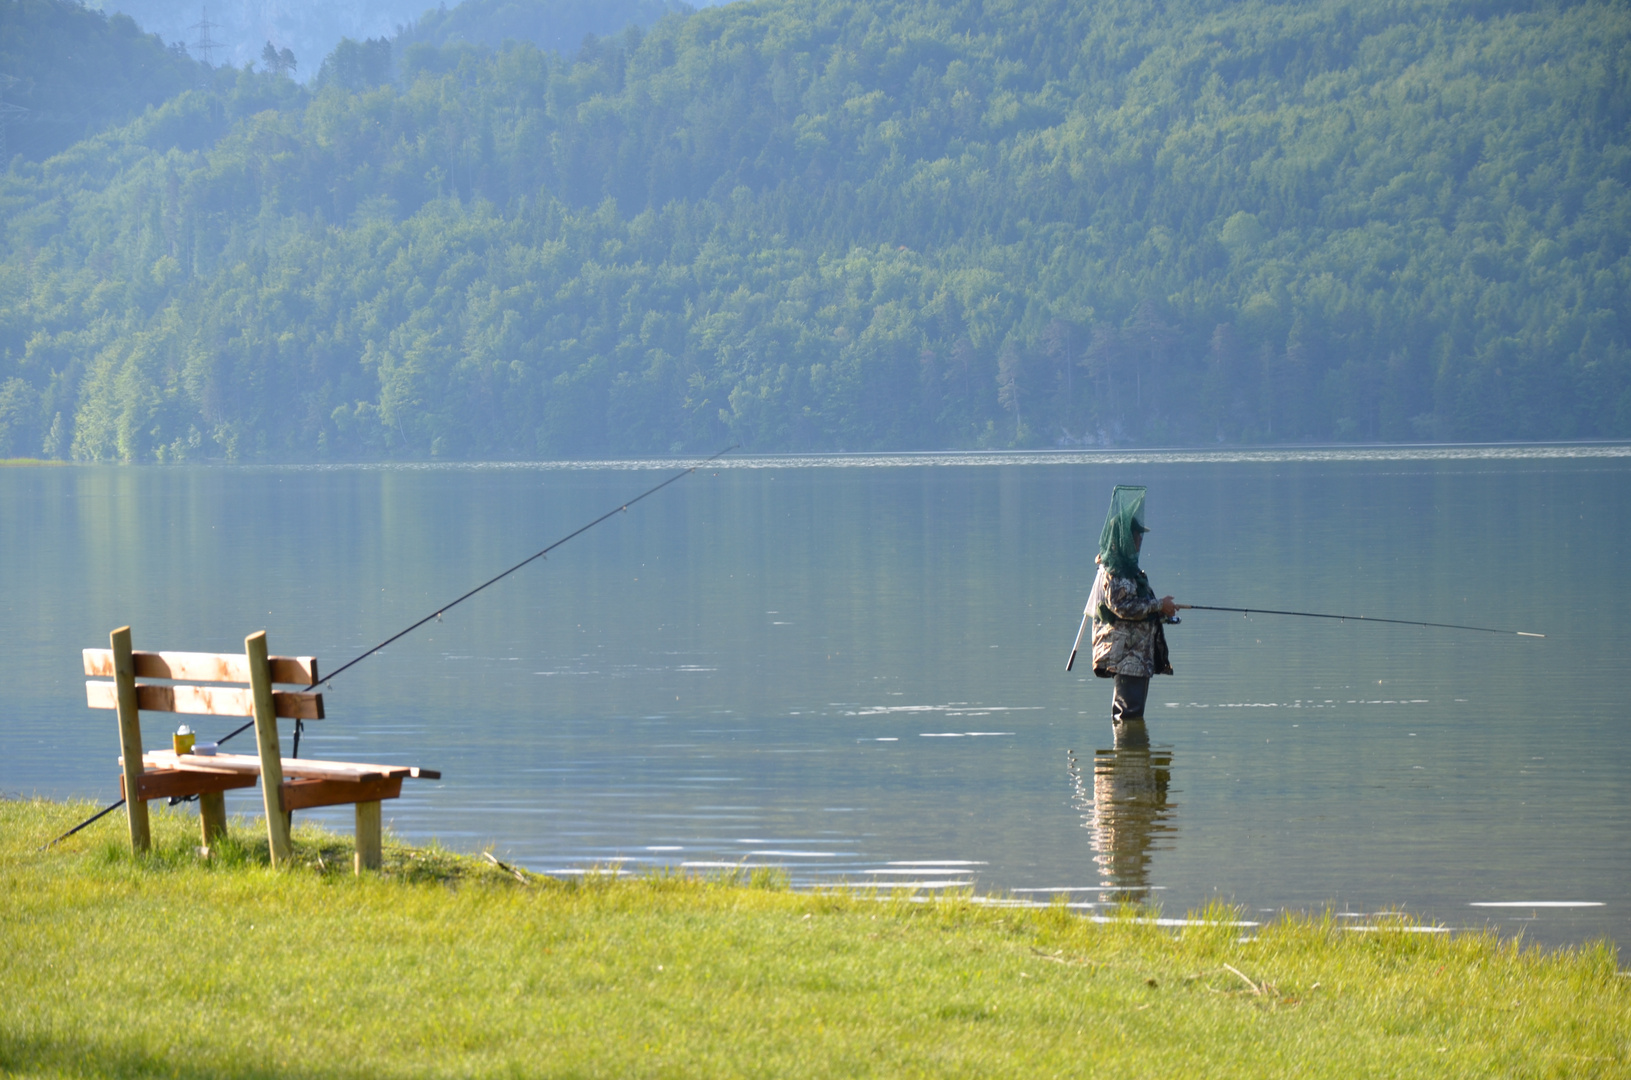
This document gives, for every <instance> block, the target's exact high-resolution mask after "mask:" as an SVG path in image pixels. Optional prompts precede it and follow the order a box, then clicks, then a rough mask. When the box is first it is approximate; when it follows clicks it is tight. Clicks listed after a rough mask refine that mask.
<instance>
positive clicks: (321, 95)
mask: <svg viewBox="0 0 1631 1080" xmlns="http://www.w3.org/2000/svg"><path fill="white" fill-rule="evenodd" d="M397 61H398V62H397V64H396V70H397V74H396V82H394V83H386V84H384V85H376V86H369V87H365V88H361V89H347V88H346V87H345V86H343V85H339V84H338V83H332V84H330V85H326V86H324V87H322V88H321V89H319V90H317V91H316V92H315V93H312V94H310V95H305V94H302V96H300V97H298V98H297V99H290V100H289V101H288V102H286V103H277V102H274V103H272V104H271V105H270V106H269V107H267V108H265V109H264V110H263V111H259V112H254V113H247V114H246V113H244V112H242V111H241V110H238V109H229V108H228V107H227V105H226V97H225V92H224V91H223V90H211V91H208V92H199V91H190V92H188V93H186V94H183V95H182V96H181V97H179V98H177V99H175V100H174V101H172V102H171V103H169V104H167V105H165V106H164V107H163V108H161V109H158V110H156V111H154V112H151V113H149V114H148V115H147V116H145V117H143V118H141V119H139V120H137V121H134V122H132V123H131V124H129V125H128V126H126V127H123V128H120V129H118V130H114V131H110V132H106V133H104V134H102V135H99V136H97V137H95V138H93V139H91V140H88V141H86V142H83V143H80V144H78V145H76V146H74V147H73V148H71V149H70V150H68V151H67V152H65V153H63V154H62V155H60V156H58V157H56V158H53V159H51V160H50V161H47V162H45V163H43V164H30V163H27V162H15V163H14V164H13V166H12V170H11V172H10V173H9V174H7V175H6V176H4V177H3V178H0V213H3V214H4V220H5V237H4V251H3V252H0V254H3V261H0V455H4V454H7V453H12V454H19V453H44V454H46V455H51V456H65V457H69V456H71V457H77V458H82V459H113V460H125V461H154V460H173V459H210V458H227V459H249V458H274V459H313V458H325V457H326V458H378V457H406V458H427V457H449V458H466V457H533V456H597V455H605V454H630V453H646V452H652V451H658V452H662V451H669V450H674V451H681V450H695V449H705V448H706V449H713V448H716V447H717V446H718V445H720V444H722V443H723V442H724V441H726V440H729V439H739V440H741V441H743V442H744V443H745V444H746V445H747V446H748V447H749V448H751V449H755V450H782V449H785V450H800V449H823V448H843V449H850V450H859V449H871V448H932V447H948V446H1008V445H1056V444H1059V443H1061V442H1065V443H1068V444H1081V443H1084V442H1086V443H1093V444H1104V443H1143V444H1151V443H1206V444H1211V443H1215V442H1217V441H1229V442H1234V441H1240V442H1268V441H1283V440H1331V439H1335V440H1370V439H1387V440H1397V439H1467V438H1472V439H1509V438H1555V437H1577V436H1595V435H1631V327H1628V325H1627V322H1628V319H1631V305H1628V303H1627V300H1628V297H1631V191H1628V188H1627V185H1628V184H1631V134H1628V131H1631V9H1627V8H1626V6H1625V5H1623V4H1615V3H1556V4H1541V3H1524V2H1517V0H1509V2H1493V0H1491V2H1479V0H1468V2H1460V3H1444V2H1438V0H1434V2H1425V0H1423V2H1412V0H1328V2H1323V3H1319V2H1316V3H1298V4H1285V5H1281V4H1270V3H1263V2H1252V0H1248V2H1245V3H1221V2H1210V0H1207V2H1203V0H1178V2H1169V3H1167V4H1165V5H1156V4H1152V3H1148V2H1143V3H1132V2H1128V0H1105V2H1102V3H1096V4H1093V5H1083V4H1077V3H1067V2H1064V0H989V2H985V3H981V2H977V0H957V2H954V0H928V2H925V0H910V2H906V0H899V2H897V0H759V2H756V3H738V4H732V5H730V6H727V7H722V8H710V9H706V10H702V11H699V12H697V13H696V14H694V15H690V16H688V17H685V18H677V17H670V18H668V19H666V20H664V21H662V22H659V23H657V24H656V25H655V26H654V27H652V28H651V29H650V31H649V32H645V33H641V32H639V31H630V32H627V33H625V34H623V35H621V36H619V37H616V38H612V39H601V40H599V41H595V42H591V43H590V44H589V46H588V47H586V48H585V49H584V50H583V51H581V52H580V53H579V54H577V55H576V56H575V57H574V58H573V59H571V60H564V59H561V58H560V57H559V56H557V55H556V54H554V53H549V52H543V51H540V50H538V49H537V48H535V47H533V46H531V45H512V46H509V47H507V48H505V49H504V50H503V51H502V52H499V53H497V54H491V53H486V52H483V51H481V50H476V49H472V48H469V47H467V46H450V47H448V48H444V49H434V48H426V47H421V48H418V49H414V50H412V51H411V53H408V54H404V55H403V56H401V57H398V58H397ZM267 78H270V77H267ZM206 118H207V120H208V123H207V124H206ZM201 132H207V135H208V138H207V139H205V140H203V142H204V144H203V145H201V143H200V140H201V135H200V133H201Z"/></svg>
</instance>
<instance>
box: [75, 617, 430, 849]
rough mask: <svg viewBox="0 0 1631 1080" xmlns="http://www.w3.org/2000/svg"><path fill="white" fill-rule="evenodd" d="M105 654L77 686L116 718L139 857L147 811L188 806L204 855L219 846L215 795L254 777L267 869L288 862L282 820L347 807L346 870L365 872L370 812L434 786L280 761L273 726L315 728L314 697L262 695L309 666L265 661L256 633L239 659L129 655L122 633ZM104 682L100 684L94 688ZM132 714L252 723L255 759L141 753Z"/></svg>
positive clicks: (374, 843)
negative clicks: (352, 815) (152, 803)
mask: <svg viewBox="0 0 1631 1080" xmlns="http://www.w3.org/2000/svg"><path fill="white" fill-rule="evenodd" d="M109 645H110V646H111V647H110V648H107V649H86V650H85V652H84V657H85V674H86V675H89V676H92V677H93V678H92V680H91V681H88V682H86V684H85V696H86V700H87V702H88V703H89V705H90V707H91V708H93V709H115V710H117V711H118V714H119V751H120V756H119V765H120V769H121V775H120V789H121V794H122V795H123V796H124V798H125V807H126V816H127V819H128V821H129V823H130V846H131V849H132V850H134V851H146V850H147V849H148V847H149V846H150V844H151V838H150V834H149V830H148V820H147V802H148V800H150V799H161V798H186V797H190V796H197V797H198V809H199V813H198V816H199V823H200V827H201V828H202V830H203V839H204V846H205V847H206V848H209V847H210V846H211V845H213V844H214V843H215V842H216V841H217V840H218V839H219V838H221V837H224V836H225V835H226V829H227V819H226V795H225V793H226V792H227V791H230V790H231V789H233V788H244V787H253V786H254V785H255V780H256V778H257V777H259V778H260V779H261V795H262V801H263V804H264V806H265V809H266V834H267V840H268V841H269V844H270V847H271V852H272V864H273V865H274V866H276V865H279V864H281V863H283V862H285V861H287V860H288V858H289V850H290V849H289V815H290V814H291V813H292V812H293V811H295V810H307V809H311V808H313V807H318V806H338V805H342V804H345V803H353V804H355V805H356V808H357V854H356V862H355V865H356V871H357V872H358V873H361V872H362V871H363V870H366V869H377V868H378V867H379V865H380V862H381V836H380V831H381V821H380V801H381V800H382V799H394V798H397V797H398V796H399V795H400V794H401V793H402V781H403V779H404V778H405V777H410V776H412V777H422V778H425V779H432V780H434V779H439V778H440V777H441V773H439V772H437V771H435V770H434V769H421V768H416V767H413V766H407V765H370V764H364V763H361V762H353V761H313V760H311V759H308V758H286V757H284V756H283V755H282V753H281V748H280V744H279V742H278V729H277V721H278V717H283V718H284V719H293V720H321V719H323V695H322V694H317V693H311V692H308V691H305V690H299V691H294V690H274V689H273V686H274V685H275V684H285V685H287V684H295V685H299V686H313V685H315V684H316V683H317V682H318V675H317V660H316V658H315V657H310V656H268V655H267V650H266V633H265V631H261V632H259V633H255V634H251V635H249V637H247V638H245V639H244V655H242V656H237V655H234V654H231V653H182V652H136V651H134V650H132V648H131V645H130V627H128V626H122V627H120V628H119V629H117V630H115V631H113V633H112V634H110V635H109ZM98 676H99V677H101V678H100V679H99V678H96V677H98ZM110 677H111V679H112V681H111V682H110V681H102V680H105V679H108V678H110ZM137 679H161V680H166V681H167V682H168V685H161V684H155V683H150V682H142V683H139V682H137V681H136V680H137ZM199 683H206V684H220V683H239V684H247V686H244V685H240V686H221V685H203V686H201V685H197V684H199ZM142 710H147V711H148V712H172V713H192V714H201V715H209V716H246V717H247V716H252V717H254V718H255V742H256V746H257V749H258V753H256V754H253V755H251V754H222V753H215V754H198V753H192V754H179V755H178V754H176V753H175V752H174V750H156V751H147V752H144V751H143V750H142V728H141V712H142ZM133 792H134V796H135V797H134V798H133V797H132V793H133Z"/></svg>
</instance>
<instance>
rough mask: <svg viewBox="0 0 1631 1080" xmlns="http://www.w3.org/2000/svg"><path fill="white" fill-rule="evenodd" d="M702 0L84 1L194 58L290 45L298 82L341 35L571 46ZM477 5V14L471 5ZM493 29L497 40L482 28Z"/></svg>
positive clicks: (233, 58) (236, 58)
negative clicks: (462, 0)
mask: <svg viewBox="0 0 1631 1080" xmlns="http://www.w3.org/2000/svg"><path fill="white" fill-rule="evenodd" d="M708 3H709V0H697V2H696V3H695V4H690V5H688V4H684V3H680V2H679V0H569V2H565V3H556V4H552V5H550V6H549V8H548V10H547V17H545V16H546V12H545V10H544V9H542V8H541V7H540V6H539V5H536V4H529V3H527V2H525V0H486V2H483V0H471V2H469V3H466V4H461V5H457V6H455V7H451V8H449V7H448V6H447V5H445V4H443V5H440V10H438V8H437V7H434V6H431V5H429V4H427V3H426V0H351V2H349V3H334V4H329V3H320V2H316V0H213V2H210V0H88V2H87V6H88V7H91V8H93V9H96V10H100V11H104V12H107V13H108V14H113V13H115V12H120V13H123V14H126V15H129V16H130V17H131V18H133V19H135V20H136V23H137V25H138V26H140V27H141V28H142V29H143V30H145V31H147V32H149V33H155V34H158V35H159V37H161V38H162V39H163V40H164V42H165V44H167V45H169V44H173V43H176V42H180V43H181V44H183V45H185V46H186V47H187V50H188V53H189V54H190V55H192V56H193V57H194V58H196V59H199V60H208V61H210V62H211V63H213V64H215V65H217V66H220V65H230V66H232V67H243V66H244V65H245V64H249V63H253V64H256V65H259V64H260V63H261V51H262V49H263V48H264V47H265V44H266V43H267V42H271V43H272V45H273V47H274V48H277V49H285V48H286V49H289V50H290V51H291V52H293V53H294V55H295V58H296V60H297V61H298V64H299V66H298V67H297V68H296V69H295V73H294V74H295V77H296V78H297V79H299V80H301V81H305V80H308V79H310V78H311V77H312V76H314V75H316V73H317V70H318V67H319V65H320V64H321V63H322V60H323V58H324V57H325V56H327V55H328V54H329V53H330V52H332V51H333V50H334V47H335V46H336V45H338V44H339V43H340V39H341V38H352V39H353V40H356V41H363V40H366V39H369V38H387V39H390V38H396V37H398V36H399V35H403V34H404V32H405V33H406V36H405V40H406V42H407V43H412V42H415V41H431V42H433V43H435V44H438V45H440V44H446V43H447V42H449V41H452V40H468V41H471V42H473V43H480V44H486V45H489V46H495V47H496V46H497V45H498V44H499V42H500V40H502V39H503V38H505V37H510V38H515V39H517V40H522V41H530V42H532V43H533V44H534V45H537V46H539V47H540V48H546V49H554V50H556V51H558V52H570V51H572V50H574V49H576V48H577V47H578V44H579V43H580V42H582V40H583V38H584V35H585V34H595V35H597V36H605V35H607V34H615V33H616V32H618V31H619V30H622V29H623V28H624V27H625V26H629V25H639V26H649V25H650V24H651V23H653V22H655V21H656V20H657V19H658V18H660V17H662V15H664V14H666V13H668V12H669V11H680V10H691V8H692V7H706V6H708ZM477 8H480V9H485V10H482V11H481V12H480V13H479V15H478V14H477V12H476V11H475V10H474V9H477ZM205 18H208V20H209V21H210V23H211V24H213V25H212V27H211V30H210V39H211V40H213V41H216V42H219V43H220V47H219V48H217V49H214V50H208V52H209V55H205V53H206V51H207V50H201V49H199V48H198V42H199V41H200V40H201V39H202V33H201V29H200V23H201V22H202V21H203V20H204V19H205ZM489 27H494V28H496V29H497V31H498V33H497V36H496V37H495V35H494V34H493V33H492V32H490V31H489Z"/></svg>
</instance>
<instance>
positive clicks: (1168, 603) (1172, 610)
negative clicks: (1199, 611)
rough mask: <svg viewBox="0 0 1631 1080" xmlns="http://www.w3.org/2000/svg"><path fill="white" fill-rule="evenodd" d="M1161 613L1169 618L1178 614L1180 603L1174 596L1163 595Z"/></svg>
mask: <svg viewBox="0 0 1631 1080" xmlns="http://www.w3.org/2000/svg"><path fill="white" fill-rule="evenodd" d="M1161 614H1163V615H1165V616H1166V617H1167V618H1169V619H1170V618H1172V617H1173V616H1174V615H1176V614H1178V604H1177V602H1176V601H1175V600H1173V599H1172V597H1170V596H1163V597H1162V598H1161Z"/></svg>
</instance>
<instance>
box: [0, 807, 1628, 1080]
mask: <svg viewBox="0 0 1631 1080" xmlns="http://www.w3.org/2000/svg"><path fill="white" fill-rule="evenodd" d="M89 809H90V807H89V805H88V804H63V803H52V802H43V801H0V1074H4V1075H7V1076H120V1077H125V1076H148V1075H152V1076H167V1077H256V1076H293V1077H304V1076H313V1077H316V1076H338V1077H351V1076H355V1077H392V1076H450V1077H452V1076H459V1077H463V1076H489V1075H498V1076H525V1077H534V1076H608V1077H623V1076H707V1077H716V1076H913V1075H919V1076H1018V1075H1022V1074H1023V1075H1025V1076H1055V1075H1065V1076H1073V1077H1078V1076H1089V1077H1090V1076H1106V1077H1134V1076H1151V1077H1177V1076H1289V1075H1297V1076H1310V1077H1318V1076H1330V1077H1342V1078H1344V1080H1348V1078H1352V1077H1367V1076H1458V1077H1459V1076H1514V1077H1527V1076H1537V1077H1538V1076H1557V1077H1591V1076H1605V1077H1606V1076H1622V1077H1623V1076H1627V1075H1631V979H1627V978H1625V977H1623V976H1622V975H1620V974H1619V973H1617V972H1616V970H1615V954H1614V951H1613V949H1612V947H1610V946H1609V945H1607V944H1601V945H1595V946H1590V947H1586V948H1583V949H1580V950H1565V951H1554V952H1543V951H1541V950H1538V949H1533V948H1529V949H1526V948H1523V947H1521V945H1519V944H1516V943H1512V942H1502V941H1500V940H1497V939H1496V938H1494V937H1492V936H1480V935H1465V934H1463V935H1455V936H1450V935H1442V934H1421V933H1410V932H1408V929H1409V924H1407V923H1404V922H1401V923H1400V924H1399V925H1398V926H1396V927H1391V928H1384V929H1382V930H1381V931H1379V932H1376V933H1365V934H1356V933H1349V932H1345V931H1343V930H1342V929H1341V928H1340V927H1339V926H1336V925H1334V924H1333V921H1332V920H1331V919H1329V918H1291V919H1285V920H1281V921H1278V922H1275V923H1273V924H1272V925H1269V926H1265V927H1263V928H1262V930H1261V931H1260V932H1259V933H1258V934H1257V940H1256V941H1255V942H1254V943H1242V942H1241V941H1239V940H1238V937H1239V932H1238V930H1237V929H1236V928H1233V927H1230V926H1228V925H1227V920H1228V918H1229V917H1231V915H1232V913H1231V912H1229V911H1228V910H1227V909H1214V910H1212V911H1210V912H1207V913H1204V914H1206V915H1207V916H1208V918H1209V919H1210V920H1211V921H1210V922H1209V924H1208V925H1203V926H1197V927H1189V928H1185V929H1182V930H1177V931H1175V930H1170V929H1163V928H1159V927H1155V926H1151V925H1147V924H1140V923H1139V922H1136V921H1134V919H1133V916H1134V915H1135V914H1136V913H1132V912H1129V913H1128V917H1127V918H1126V919H1123V920H1120V921H1116V922H1112V923H1110V924H1095V923H1093V922H1090V921H1088V920H1086V919H1082V918H1079V917H1076V916H1074V915H1072V914H1071V913H1069V912H1067V911H1066V910H1065V909H1064V908H1062V907H1053V908H1048V909H1042V910H1034V909H1033V910H1022V909H1012V908H993V907H989V906H982V905H978V904H974V903H971V902H970V900H969V898H968V897H953V898H949V899H941V900H936V901H932V902H927V903H913V902H909V901H908V900H907V899H905V898H904V897H895V898H893V899H889V900H886V901H883V902H879V901H877V900H874V899H868V898H866V897H864V896H862V895H859V894H844V893H838V894H818V895H811V894H803V893H795V892H792V891H790V890H788V889H787V888H786V886H785V879H784V878H782V877H781V876H779V875H777V874H767V873H759V874H756V875H754V876H751V877H747V876H738V877H737V878H735V879H730V880H712V881H703V880H698V879H695V878H685V877H678V876H656V877H643V878H633V879H622V880H614V879H610V878H608V877H601V878H585V879H583V880H578V881H565V882H563V881H557V880H553V879H548V878H541V877H534V876H531V875H521V876H523V877H525V878H526V880H525V881H521V880H518V879H517V877H516V876H514V875H512V874H510V873H506V872H505V871H503V870H501V869H499V868H498V867H495V866H492V865H490V864H488V863H487V862H485V861H483V860H481V859H473V858H469V857H465V856H460V855H456V854H453V853H450V852H447V851H445V850H441V849H438V848H436V847H431V848H428V849H425V848H420V849H413V848H409V847H406V846H403V845H399V844H393V843H391V842H390V841H389V840H388V841H387V847H386V866H385V869H384V870H383V871H382V872H380V873H377V874H370V875H367V876H365V877H363V878H361V879H358V878H356V877H354V876H353V875H352V874H351V873H350V845H349V839H348V838H347V837H343V836H334V835H333V834H328V833H323V832H320V831H317V830H314V829H310V828H300V829H298V830H297V834H296V848H297V854H296V859H295V865H294V866H293V867H291V868H288V869H285V870H281V871H273V870H271V869H270V868H269V867H268V866H267V865H266V854H265V852H266V845H265V839H264V835H263V834H262V833H260V832H258V831H256V829H255V825H256V824H257V823H255V822H247V823H246V822H234V823H233V826H234V829H235V830H236V835H237V836H238V837H240V838H241V840H242V842H241V843H240V844H236V845H232V846H229V847H227V848H225V849H223V850H221V851H219V852H218V853H217V855H216V856H215V857H214V858H213V859H210V860H204V859H201V858H200V857H199V856H198V855H197V853H196V844H197V839H196V832H195V831H194V829H195V820H196V819H195V818H193V817H192V816H191V815H190V814H183V813H169V812H163V811H156V812H155V813H154V815H153V827H154V837H155V850H154V852H153V854H151V855H150V856H147V857H144V858H140V859H137V858H134V857H132V856H131V855H130V854H129V853H128V848H127V846H126V845H125V843H124V822H123V818H122V817H120V816H118V815H110V816H109V817H108V818H107V819H105V821H104V822H101V823H98V824H97V825H96V826H93V827H92V828H91V829H88V830H86V832H85V833H82V834H80V835H79V836H76V837H74V838H72V839H70V840H68V841H65V842H64V843H63V844H61V845H60V846H59V847H57V848H54V849H52V850H50V851H47V852H40V851H39V850H37V849H38V847H39V845H40V844H41V843H43V842H44V841H45V840H47V839H49V838H50V837H52V836H54V835H56V834H57V833H59V832H61V831H62V830H63V829H65V828H67V827H68V826H69V825H71V824H72V823H73V822H75V821H77V820H79V819H80V818H81V817H83V816H84V815H85V813H86V812H87V811H88V810H89Z"/></svg>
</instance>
